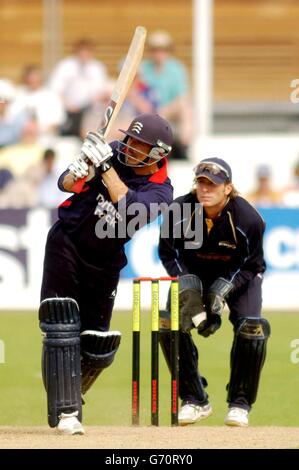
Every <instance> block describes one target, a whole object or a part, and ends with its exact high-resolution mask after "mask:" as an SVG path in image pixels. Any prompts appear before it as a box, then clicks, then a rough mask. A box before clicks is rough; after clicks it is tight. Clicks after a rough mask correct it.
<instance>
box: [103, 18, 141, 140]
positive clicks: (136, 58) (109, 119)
mask: <svg viewBox="0 0 299 470" xmlns="http://www.w3.org/2000/svg"><path fill="white" fill-rule="evenodd" d="M145 39H146V29H145V28H144V27H143V26H137V27H136V29H135V33H134V36H133V38H132V41H131V44H130V47H129V50H128V53H127V55H126V58H125V61H124V64H123V66H122V69H121V71H120V74H119V76H118V79H117V81H116V84H115V87H114V89H113V92H112V95H111V99H110V101H109V103H108V105H107V108H106V109H105V113H104V116H103V119H102V122H101V124H100V126H99V127H98V132H101V133H102V134H103V135H104V137H106V136H107V135H108V134H109V131H110V129H111V127H112V125H113V123H114V121H115V119H116V117H117V115H118V112H119V110H120V108H121V106H122V104H123V102H124V100H125V98H126V96H127V94H128V91H129V89H130V87H131V85H132V83H133V81H134V78H135V75H136V72H137V70H138V67H139V64H140V62H141V59H142V56H143V50H144V44H145Z"/></svg>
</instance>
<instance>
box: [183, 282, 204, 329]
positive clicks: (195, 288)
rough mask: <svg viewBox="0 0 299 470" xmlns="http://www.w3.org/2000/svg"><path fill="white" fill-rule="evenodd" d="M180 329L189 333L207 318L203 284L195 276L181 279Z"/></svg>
mask: <svg viewBox="0 0 299 470" xmlns="http://www.w3.org/2000/svg"><path fill="white" fill-rule="evenodd" d="M179 300H180V305H179V307H180V328H181V330H182V331H185V332H189V331H190V330H191V329H192V328H194V327H196V328H197V327H198V326H199V325H200V324H201V323H202V322H204V321H205V320H206V318H207V316H206V312H205V311H204V307H203V302H202V283H201V280H200V279H199V277H198V276H196V275H195V274H184V275H182V276H180V277H179Z"/></svg>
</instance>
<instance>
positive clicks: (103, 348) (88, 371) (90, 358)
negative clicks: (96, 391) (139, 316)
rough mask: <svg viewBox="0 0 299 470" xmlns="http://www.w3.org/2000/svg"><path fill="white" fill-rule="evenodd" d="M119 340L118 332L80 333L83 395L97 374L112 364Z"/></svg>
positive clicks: (87, 331)
mask: <svg viewBox="0 0 299 470" xmlns="http://www.w3.org/2000/svg"><path fill="white" fill-rule="evenodd" d="M120 340H121V333H120V332H119V331H95V330H86V331H83V332H82V333H81V369H82V393H83V394H85V393H86V392H87V391H88V390H89V389H90V387H91V386H92V384H93V383H94V382H95V380H96V379H97V378H98V376H99V374H100V373H101V372H102V371H103V370H104V369H106V368H107V367H109V366H110V365H111V364H112V362H113V360H114V356H115V353H116V351H117V350H118V348H119V344H120Z"/></svg>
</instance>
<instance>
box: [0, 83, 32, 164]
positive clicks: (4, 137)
mask: <svg viewBox="0 0 299 470" xmlns="http://www.w3.org/2000/svg"><path fill="white" fill-rule="evenodd" d="M14 98H15V88H14V86H13V84H12V83H11V82H10V81H9V80H6V79H0V147H4V146H6V145H11V144H15V143H17V142H19V141H20V139H21V136H22V132H23V130H24V128H25V126H26V123H27V121H28V116H27V114H26V113H25V112H24V111H17V110H14V109H13V104H12V103H13V100H14ZM0 165H1V162H0Z"/></svg>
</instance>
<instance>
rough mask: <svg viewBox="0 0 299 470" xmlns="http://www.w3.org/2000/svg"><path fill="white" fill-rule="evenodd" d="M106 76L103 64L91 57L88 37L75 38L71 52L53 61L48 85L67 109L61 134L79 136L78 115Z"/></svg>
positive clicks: (93, 96)
mask: <svg viewBox="0 0 299 470" xmlns="http://www.w3.org/2000/svg"><path fill="white" fill-rule="evenodd" d="M106 79H107V73H106V67H105V66H104V65H103V64H102V63H101V62H99V61H98V60H96V59H95V58H94V56H93V44H92V42H91V41H90V40H89V39H81V40H80V41H78V42H77V43H76V44H75V49H74V55H72V56H70V57H66V58H65V59H63V60H62V61H61V62H59V63H58V64H57V66H56V67H55V68H54V70H53V72H52V76H51V78H50V86H51V88H52V89H53V90H54V91H56V92H57V93H58V94H59V95H60V96H61V98H62V100H63V104H64V107H65V109H66V112H67V120H66V123H65V124H64V126H63V127H62V130H61V132H62V134H63V135H76V136H79V135H80V126H81V119H82V116H83V114H84V112H85V111H86V110H87V109H88V108H89V107H90V106H91V105H92V104H93V102H94V100H95V99H96V97H97V96H98V95H99V94H100V93H101V91H102V90H103V88H104V86H105V82H106Z"/></svg>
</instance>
